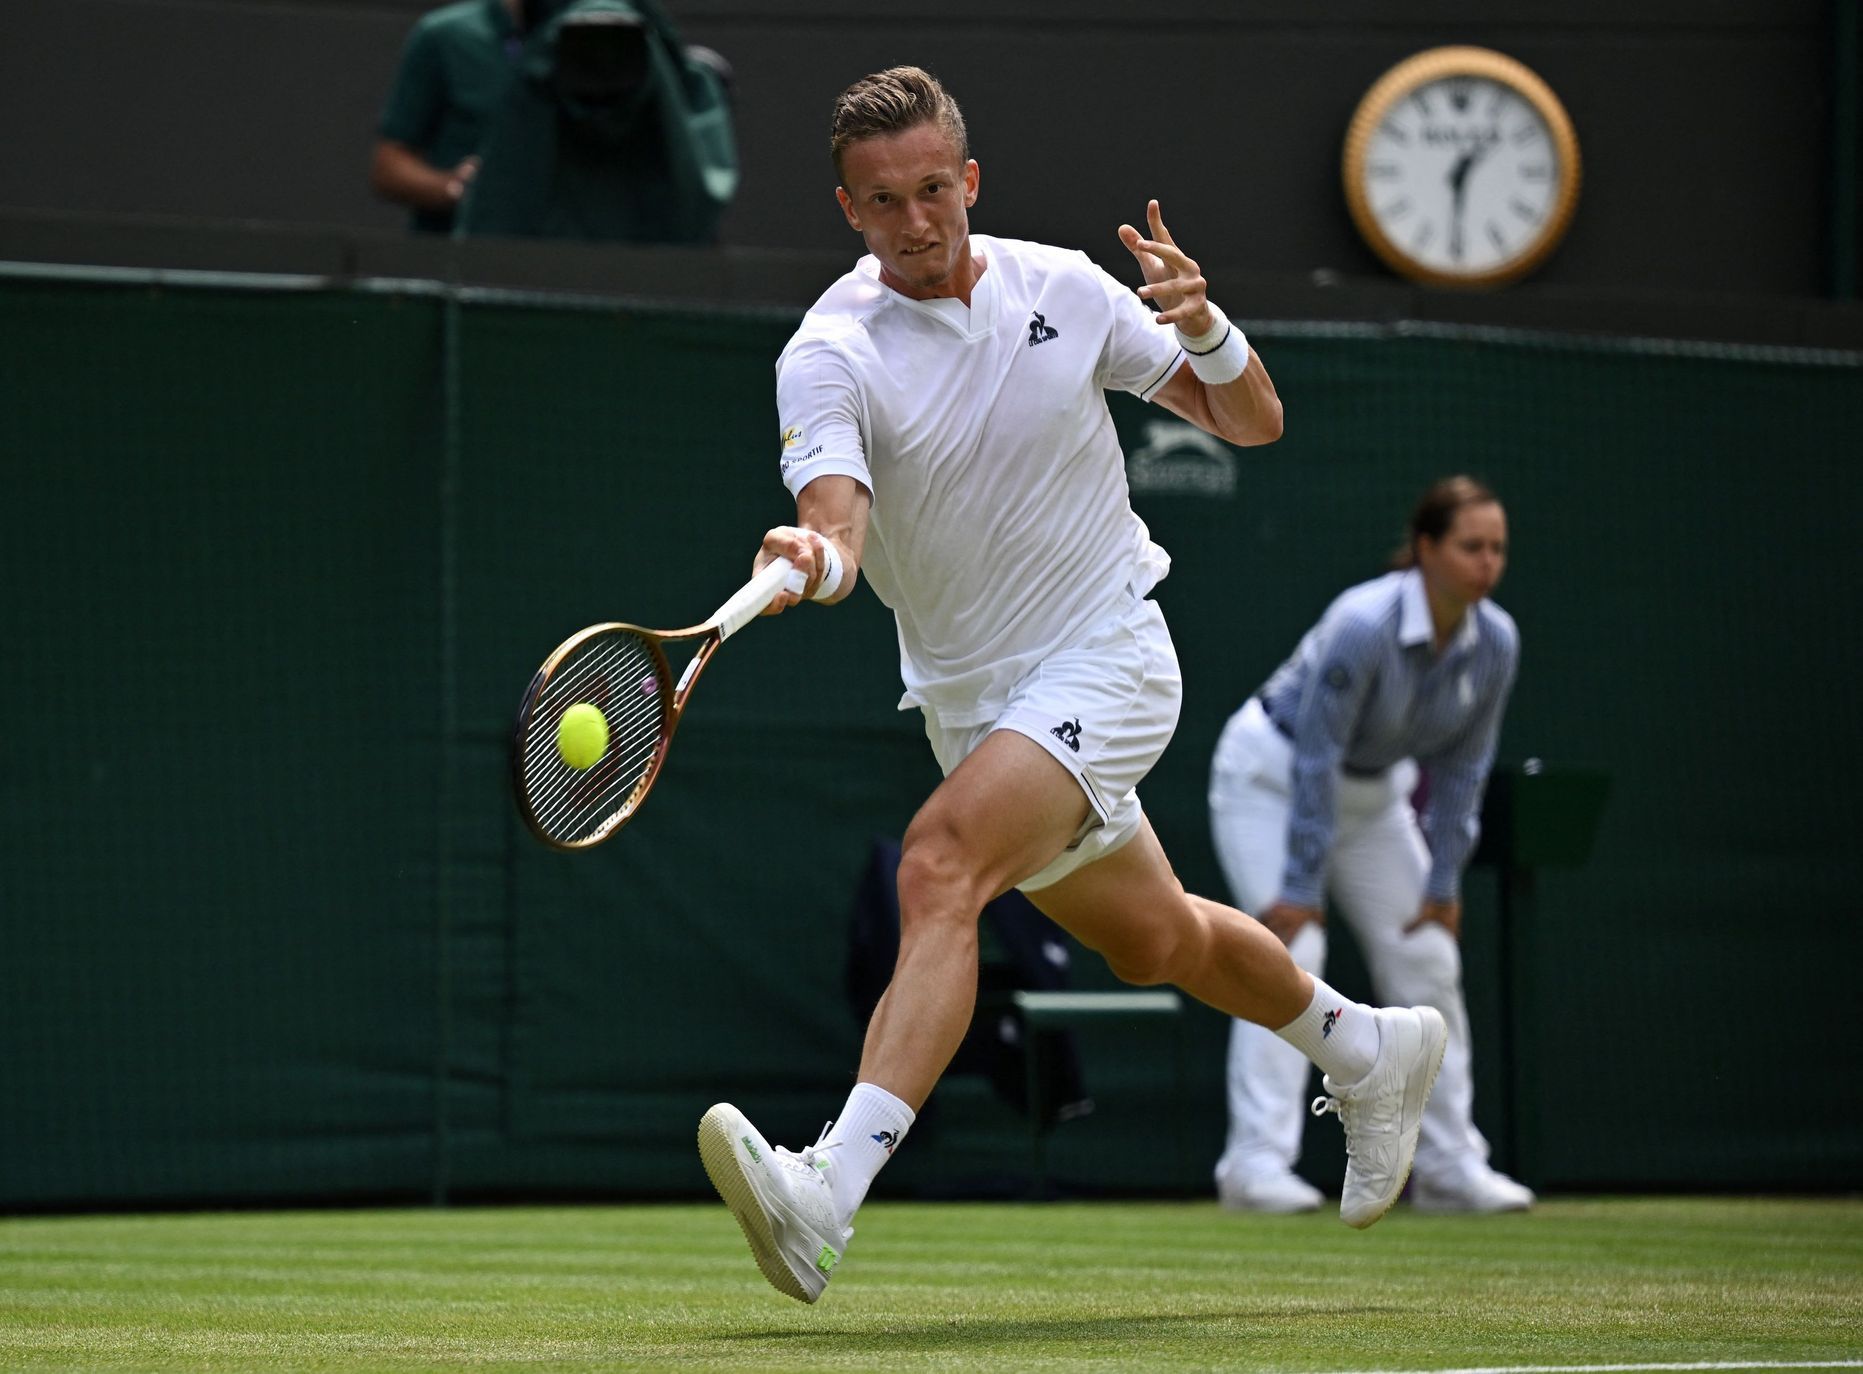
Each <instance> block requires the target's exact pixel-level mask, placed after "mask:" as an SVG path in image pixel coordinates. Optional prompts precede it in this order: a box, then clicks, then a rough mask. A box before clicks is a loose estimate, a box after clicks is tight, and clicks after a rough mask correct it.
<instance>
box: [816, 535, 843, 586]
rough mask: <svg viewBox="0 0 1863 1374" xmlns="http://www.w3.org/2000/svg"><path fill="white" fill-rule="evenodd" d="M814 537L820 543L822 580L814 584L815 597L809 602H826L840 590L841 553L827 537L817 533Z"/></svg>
mask: <svg viewBox="0 0 1863 1374" xmlns="http://www.w3.org/2000/svg"><path fill="white" fill-rule="evenodd" d="M815 537H816V538H817V539H818V540H820V541H821V554H822V564H823V566H822V580H821V581H820V582H818V583H817V584H816V586H815V595H814V596H812V597H810V598H809V600H811V601H826V600H827V599H828V598H829V597H831V596H833V595H834V594H835V593H836V592H838V591H840V590H841V573H842V566H841V551H840V550H839V549H837V548H836V547H835V545H834V540H832V539H830V538H829V537H828V536H827V535H825V534H820V533H817V534H816V536H815Z"/></svg>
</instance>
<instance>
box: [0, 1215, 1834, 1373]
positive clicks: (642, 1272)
mask: <svg viewBox="0 0 1863 1374" xmlns="http://www.w3.org/2000/svg"><path fill="white" fill-rule="evenodd" d="M1859 1310H1863V1203H1859V1202H1858V1201H1856V1200H1812V1201H1804V1200H1784V1199H1778V1200H1750V1199H1708V1200H1700V1199H1676V1198H1661V1199H1593V1200H1571V1201H1565V1200H1560V1201H1555V1202H1552V1203H1550V1204H1548V1205H1546V1206H1544V1207H1543V1208H1541V1209H1540V1210H1539V1211H1538V1212H1536V1213H1533V1214H1531V1215H1528V1216H1519V1217H1498V1218H1454V1217H1421V1216H1415V1215H1412V1214H1410V1213H1408V1212H1407V1211H1406V1210H1404V1209H1400V1210H1399V1211H1398V1212H1396V1213H1394V1214H1393V1215H1392V1216H1391V1217H1390V1218H1388V1219H1387V1220H1386V1221H1385V1222H1383V1223H1382V1224H1380V1225H1379V1227H1378V1228H1377V1229H1376V1230H1374V1231H1372V1232H1370V1233H1367V1234H1359V1233H1356V1232H1353V1231H1351V1230H1349V1229H1348V1228H1345V1227H1342V1226H1340V1225H1339V1223H1338V1221H1337V1220H1336V1219H1334V1218H1331V1217H1327V1216H1311V1217H1239V1216H1234V1215H1230V1214H1225V1213H1223V1212H1221V1211H1220V1210H1219V1209H1218V1208H1216V1207H1215V1206H1214V1204H1212V1203H1144V1204H1121V1203H1092V1204H1060V1205H1046V1206H1043V1205H981V1204H943V1205H916V1204H914V1205H906V1204H887V1203H884V1202H881V1203H876V1204H874V1205H872V1206H870V1207H869V1208H867V1209H866V1210H865V1211H863V1212H862V1214H861V1217H860V1219H859V1228H858V1234H857V1235H856V1237H855V1240H854V1243H853V1245H852V1246H851V1247H850V1252H849V1259H848V1261H847V1263H846V1264H845V1265H844V1266H843V1268H842V1270H841V1271H840V1273H839V1274H838V1275H837V1277H836V1279H835V1282H834V1284H833V1285H832V1286H831V1288H830V1289H829V1292H828V1295H827V1297H826V1298H825V1299H824V1301H823V1302H822V1303H821V1304H819V1305H817V1306H815V1307H804V1306H802V1305H800V1304H797V1303H794V1302H791V1301H789V1300H787V1299H784V1298H782V1297H780V1296H779V1295H777V1294H776V1293H774V1292H773V1291H772V1290H771V1289H770V1288H769V1287H768V1286H767V1285H766V1284H765V1283H764V1282H763V1279H762V1278H761V1276H759V1275H758V1273H757V1271H756V1268H755V1266H754V1264H753V1263H752V1261H751V1259H750V1256H749V1252H748V1250H747V1249H746V1248H745V1247H744V1245H743V1242H742V1240H741V1238H740V1237H739V1236H738V1233H737V1228H736V1226H735V1225H734V1224H733V1223H732V1222H731V1220H730V1217H729V1216H728V1214H727V1213H726V1212H725V1211H724V1209H723V1208H722V1207H718V1206H712V1205H703V1206H701V1205H666V1206H661V1205H655V1206H639V1207H589V1208H509V1209H489V1208H488V1209H456V1210H446V1211H433V1210H425V1211H377V1212H306V1213H283V1214H256V1213H255V1214H194V1215H176V1216H134V1217H73V1218H19V1219H13V1220H9V1221H0V1367H4V1368H6V1369H9V1370H15V1369H17V1370H41V1369H72V1368H84V1369H147V1370H201V1371H212V1370H222V1369H227V1370H233V1369H255V1370H257V1369H319V1370H418V1369H440V1368H454V1367H457V1366H459V1365H462V1364H463V1365H470V1366H471V1367H473V1368H475V1369H514V1370H515V1369H529V1370H535V1369H539V1368H552V1369H557V1368H560V1369H574V1370H585V1369H588V1370H593V1369H614V1370H621V1369H655V1368H671V1367H679V1368H685V1369H783V1370H791V1369H793V1370H807V1369H863V1370H871V1369H877V1368H884V1369H886V1370H887V1371H889V1374H890V1371H896V1370H900V1369H914V1368H937V1369H941V1370H945V1369H950V1370H971V1369H975V1370H992V1371H994V1370H1003V1369H1114V1368H1120V1369H1128V1368H1129V1369H1251V1370H1264V1371H1287V1372H1288V1374H1296V1372H1297V1371H1302V1372H1305V1371H1352V1370H1379V1371H1409V1370H1437V1371H1441V1370H1451V1369H1460V1370H1475V1369H1480V1370H1499V1369H1503V1368H1505V1369H1510V1370H1515V1371H1520V1374H1525V1371H1527V1370H1529V1369H1531V1370H1538V1371H1546V1372H1547V1374H1550V1370H1551V1368H1552V1367H1555V1366H1557V1367H1561V1368H1566V1369H1569V1370H1570V1371H1571V1374H1577V1367H1583V1368H1587V1369H1595V1368H1598V1367H1599V1366H1603V1365H1610V1364H1642V1365H1647V1364H1650V1363H1660V1362H1662V1361H1664V1360H1667V1361H1670V1362H1674V1363H1703V1362H1707V1363H1719V1364H1727V1365H1728V1367H1736V1366H1737V1367H1745V1368H1758V1367H1762V1366H1778V1365H1780V1364H1781V1363H1782V1362H1789V1361H1793V1360H1797V1361H1810V1360H1818V1359H1820V1358H1821V1359H1823V1360H1825V1361H1827V1362H1835V1361H1840V1360H1845V1359H1851V1360H1854V1359H1855V1357H1857V1356H1858V1355H1859V1354H1863V1351H1860V1350H1859V1341H1858V1335H1857V1328H1858V1322H1857V1317H1856V1314H1857V1312H1858V1311H1859ZM1742 1361H1745V1362H1749V1363H1745V1364H1741V1363H1739V1362H1742Z"/></svg>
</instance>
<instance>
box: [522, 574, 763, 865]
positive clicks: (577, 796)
mask: <svg viewBox="0 0 1863 1374" xmlns="http://www.w3.org/2000/svg"><path fill="white" fill-rule="evenodd" d="M789 578H790V563H789V560H788V559H786V558H777V559H773V560H771V562H770V564H769V566H768V567H766V568H764V569H763V571H762V572H760V573H758V574H757V575H756V576H755V577H753V578H751V580H750V581H748V582H746V583H745V584H744V585H743V586H742V587H740V588H739V589H738V590H737V591H736V592H734V593H733V594H732V596H731V599H730V600H728V601H726V602H725V603H724V605H722V606H720V607H719V608H718V609H717V610H716V611H714V612H712V615H711V618H710V619H709V620H706V621H704V622H702V623H701V624H698V625H693V626H689V627H688V628H686V629H683V630H643V629H641V628H640V627H639V626H638V625H623V624H620V623H609V624H603V625H591V626H589V628H588V629H586V630H583V631H581V632H579V633H577V634H574V635H571V636H570V637H569V638H568V639H566V640H565V641H563V643H562V644H561V645H560V646H559V647H558V648H557V650H556V652H555V653H553V654H551V655H550V656H549V657H548V658H546V659H545V660H544V661H543V666H542V667H541V668H539V669H538V670H537V675H536V676H535V677H533V678H532V679H531V680H530V686H529V687H528V688H527V689H525V692H524V700H523V702H522V704H520V705H519V707H518V714H517V727H516V729H515V730H514V731H513V732H512V736H511V779H512V783H513V785H514V786H515V787H516V789H517V802H518V810H519V811H520V812H522V813H523V816H524V823H525V824H526V825H528V826H529V827H530V829H531V833H533V834H534V835H536V837H537V838H538V839H540V840H542V841H543V842H544V843H545V844H547V845H550V846H551V847H552V848H555V849H587V848H589V847H590V846H591V845H597V844H600V843H601V842H602V841H603V840H605V839H607V838H608V837H609V836H610V835H612V834H614V833H615V831H617V830H619V829H620V828H621V827H622V826H623V825H625V824H627V822H628V820H629V819H630V818H632V816H633V815H634V813H635V812H636V811H638V810H639V809H640V804H641V803H642V802H643V801H645V800H646V799H647V793H648V791H649V790H651V789H652V787H653V784H654V781H655V779H657V778H658V777H659V776H660V769H661V768H662V767H663V766H664V765H665V763H666V751H667V748H668V747H669V746H670V745H671V744H672V742H673V730H674V728H675V727H676V726H678V724H679V717H680V716H681V714H683V713H684V711H685V709H686V703H687V702H688V701H690V700H691V699H692V687H693V684H694V683H696V682H697V681H698V680H699V674H700V673H701V672H703V671H704V670H705V665H706V664H707V663H708V662H710V661H711V656H712V655H713V654H715V653H716V652H718V646H719V645H720V644H723V643H724V642H725V640H726V639H727V638H729V637H730V636H731V635H733V634H735V633H736V632H737V631H739V630H741V629H743V628H744V627H745V626H746V625H748V624H749V623H750V622H751V621H753V620H755V619H756V618H757V617H758V616H759V615H761V614H762V613H763V610H764V608H765V607H766V606H768V605H769V604H770V603H771V602H772V601H774V600H775V599H776V595H777V593H778V592H780V591H781V590H782V589H783V587H784V584H785V583H787V582H788V581H789ZM797 590H800V589H799V588H798V589H797ZM691 640H697V641H699V644H698V651H697V652H696V653H694V654H693V656H692V660H691V661H690V662H689V663H687V664H686V667H685V671H684V672H682V673H681V674H680V675H679V680H678V682H677V683H675V682H674V680H673V672H672V669H671V668H670V667H669V666H668V665H667V661H666V651H665V649H664V648H663V647H662V646H664V645H667V644H678V643H684V642H688V641H691ZM584 704H586V705H590V706H593V707H595V709H596V710H598V711H600V712H601V714H602V718H603V720H605V722H606V725H607V730H606V739H605V740H600V734H599V731H600V727H599V726H597V727H596V730H597V732H598V733H597V739H598V740H599V741H600V742H601V744H602V747H601V749H600V750H599V751H598V757H596V758H595V759H594V761H593V762H591V763H589V764H588V765H587V766H586V767H581V768H578V767H574V766H572V765H571V764H570V762H569V761H568V760H567V759H565V758H564V756H563V753H562V751H561V750H559V748H558V744H557V732H558V730H559V729H560V728H561V727H562V721H563V713H564V712H565V711H567V710H569V708H570V707H572V706H578V705H584ZM583 714H584V715H585V716H586V713H583Z"/></svg>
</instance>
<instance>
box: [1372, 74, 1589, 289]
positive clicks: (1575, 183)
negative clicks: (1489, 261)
mask: <svg viewBox="0 0 1863 1374" xmlns="http://www.w3.org/2000/svg"><path fill="white" fill-rule="evenodd" d="M1455 76H1469V77H1478V78H1481V79H1483V80H1486V81H1493V82H1495V83H1497V84H1499V85H1502V86H1506V87H1508V88H1509V89H1510V90H1512V91H1513V92H1514V93H1515V94H1516V95H1518V96H1519V97H1520V98H1521V99H1522V100H1524V101H1526V102H1527V104H1529V105H1531V106H1532V107H1533V109H1534V111H1535V112H1536V113H1538V115H1539V117H1540V118H1541V119H1542V120H1544V121H1545V123H1546V129H1547V132H1548V133H1549V134H1550V136H1551V138H1552V141H1553V153H1554V156H1556V157H1557V158H1558V159H1559V190H1558V194H1557V196H1556V198H1555V199H1554V201H1553V205H1552V208H1551V210H1550V211H1549V212H1548V213H1547V216H1546V220H1545V222H1544V223H1543V224H1542V225H1541V226H1540V228H1539V231H1538V233H1537V234H1536V235H1535V237H1534V238H1533V240H1532V243H1531V246H1529V247H1528V248H1527V249H1526V250H1525V251H1523V252H1521V253H1519V254H1516V255H1515V256H1514V257H1512V258H1509V259H1508V260H1507V261H1506V262H1503V263H1501V264H1500V265H1498V266H1496V267H1490V268H1486V269H1484V270H1482V271H1480V272H1451V271H1445V270H1444V269H1442V268H1440V267H1433V266H1430V265H1429V264H1427V263H1423V262H1420V261H1418V260H1417V259H1416V258H1414V257H1412V256H1411V255H1410V254H1409V253H1407V252H1406V251H1405V250H1404V249H1403V247H1402V246H1401V245H1399V244H1398V243H1396V242H1395V241H1394V240H1393V239H1392V238H1391V237H1390V236H1389V235H1388V234H1386V233H1385V232H1384V227H1383V226H1382V225H1381V224H1379V223H1378V218H1377V216H1376V215H1374V214H1373V213H1372V208H1371V198H1370V197H1369V196H1368V195H1367V194H1366V191H1365V159H1366V157H1367V155H1368V153H1369V150H1370V147H1371V140H1372V138H1373V137H1374V136H1375V135H1376V134H1377V132H1378V126H1379V125H1380V124H1382V123H1383V122H1384V120H1385V117H1386V116H1387V115H1388V114H1390V112H1391V110H1392V109H1393V108H1395V107H1396V106H1397V104H1398V103H1399V102H1401V101H1403V100H1404V99H1405V98H1407V97H1408V96H1409V95H1410V93H1411V92H1412V91H1414V90H1416V89H1417V87H1419V86H1424V85H1428V84H1429V83H1430V82H1433V81H1441V80H1444V79H1445V78H1447V77H1455ZM1340 176H1341V178H1342V179H1343V181H1344V183H1345V197H1346V208H1347V209H1348V210H1350V211H1351V212H1352V223H1353V224H1354V225H1355V226H1357V228H1358V232H1359V236H1360V237H1361V238H1363V239H1364V240H1365V242H1366V244H1367V245H1368V246H1369V247H1370V248H1371V250H1372V252H1374V253H1376V254H1377V255H1378V256H1379V258H1381V259H1382V260H1383V261H1384V263H1385V264H1386V265H1387V266H1388V267H1390V268H1391V269H1392V270H1393V271H1394V272H1397V273H1398V274H1399V275H1400V276H1404V277H1408V278H1410V280H1412V281H1417V282H1423V283H1425V284H1426V285H1430V286H1457V287H1491V286H1505V285H1507V284H1508V283H1509V282H1515V281H1519V280H1520V279H1521V278H1522V277H1524V276H1526V275H1527V274H1528V273H1530V272H1532V271H1533V270H1534V269H1536V268H1538V267H1539V266H1540V265H1541V264H1542V263H1544V262H1545V261H1546V259H1547V258H1549V257H1550V256H1552V252H1553V250H1554V249H1555V248H1557V247H1558V246H1559V243H1560V240H1562V239H1563V238H1564V237H1565V234H1566V230H1567V229H1568V228H1570V227H1571V224H1572V215H1573V212H1574V211H1575V210H1577V208H1578V190H1579V180H1580V176H1581V168H1580V163H1579V155H1578V135H1577V134H1576V133H1575V132H1573V129H1572V120H1571V117H1570V116H1569V115H1567V114H1566V112H1565V106H1564V105H1562V104H1560V102H1559V97H1558V96H1556V95H1554V94H1553V91H1552V87H1551V86H1548V85H1547V84H1546V83H1545V82H1544V81H1542V80H1541V79H1540V78H1539V77H1538V76H1537V75H1536V74H1535V73H1534V72H1533V71H1532V70H1531V69H1530V68H1528V67H1527V66H1526V65H1525V64H1524V63H1521V62H1517V61H1515V60H1514V59H1513V58H1511V57H1508V56H1507V55H1505V54H1504V53H1498V52H1495V51H1493V50H1492V49H1490V48H1474V47H1448V48H1430V49H1428V50H1427V51H1424V52H1420V53H1417V54H1416V55H1415V56H1412V57H1407V58H1405V59H1404V60H1403V61H1402V62H1399V63H1398V64H1397V65H1396V66H1395V67H1393V68H1391V70H1390V71H1388V72H1386V73H1385V74H1384V75H1383V76H1381V77H1379V78H1378V79H1377V81H1375V82H1373V83H1372V86H1371V89H1370V90H1368V91H1366V92H1365V95H1364V98H1363V99H1361V100H1360V101H1359V103H1358V109H1356V110H1355V111H1353V114H1352V122H1351V123H1350V124H1349V125H1348V126H1347V127H1346V137H1345V154H1344V157H1343V158H1342V159H1341V162H1340Z"/></svg>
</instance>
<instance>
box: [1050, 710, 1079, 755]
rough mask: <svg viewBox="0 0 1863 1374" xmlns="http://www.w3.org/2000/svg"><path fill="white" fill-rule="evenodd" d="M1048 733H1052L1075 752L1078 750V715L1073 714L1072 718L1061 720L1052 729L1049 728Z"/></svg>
mask: <svg viewBox="0 0 1863 1374" xmlns="http://www.w3.org/2000/svg"><path fill="white" fill-rule="evenodd" d="M1048 733H1049V734H1051V735H1053V736H1054V737H1055V738H1056V739H1058V740H1060V741H1061V743H1063V744H1065V745H1066V746H1067V747H1068V748H1069V749H1072V750H1073V751H1074V752H1075V753H1076V754H1078V753H1079V752H1080V717H1079V716H1075V717H1074V718H1073V719H1072V720H1064V721H1062V722H1061V723H1060V724H1059V725H1057V726H1055V727H1054V729H1052V730H1050V731H1049V732H1048Z"/></svg>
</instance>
